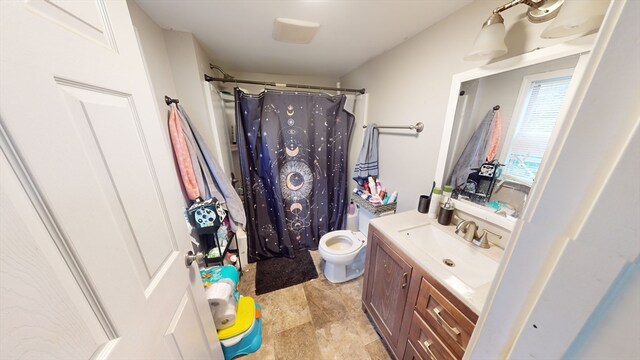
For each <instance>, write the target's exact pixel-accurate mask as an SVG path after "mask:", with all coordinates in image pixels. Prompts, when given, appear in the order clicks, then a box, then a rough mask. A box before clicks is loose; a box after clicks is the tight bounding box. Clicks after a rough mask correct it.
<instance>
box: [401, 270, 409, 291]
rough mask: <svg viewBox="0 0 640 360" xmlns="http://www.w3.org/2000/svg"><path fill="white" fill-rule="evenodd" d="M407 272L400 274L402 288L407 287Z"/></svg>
mask: <svg viewBox="0 0 640 360" xmlns="http://www.w3.org/2000/svg"><path fill="white" fill-rule="evenodd" d="M408 275H409V274H407V273H403V274H402V288H403V289H404V288H406V287H407V280H408V279H409V276H408Z"/></svg>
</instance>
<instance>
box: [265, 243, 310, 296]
mask: <svg viewBox="0 0 640 360" xmlns="http://www.w3.org/2000/svg"><path fill="white" fill-rule="evenodd" d="M256 268H257V269H256V295H262V294H266V293H268V292H272V291H276V290H279V289H284V288H286V287H289V286H293V285H298V284H301V283H303V282H305V281H309V280H312V279H316V278H317V277H318V272H317V271H316V266H315V265H314V264H313V259H312V258H311V254H309V251H308V250H300V251H298V252H296V257H295V258H293V259H289V258H288V257H279V258H272V259H267V260H261V261H258V264H257V265H256Z"/></svg>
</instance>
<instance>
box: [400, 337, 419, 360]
mask: <svg viewBox="0 0 640 360" xmlns="http://www.w3.org/2000/svg"><path fill="white" fill-rule="evenodd" d="M402 360H424V359H423V358H421V357H420V354H418V350H416V348H415V347H413V344H412V343H411V341H407V347H406V348H405V349H404V355H403V356H402Z"/></svg>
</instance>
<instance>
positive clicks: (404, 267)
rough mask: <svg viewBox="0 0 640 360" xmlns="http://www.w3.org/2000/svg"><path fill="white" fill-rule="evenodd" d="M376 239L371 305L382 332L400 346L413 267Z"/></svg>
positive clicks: (370, 286)
mask: <svg viewBox="0 0 640 360" xmlns="http://www.w3.org/2000/svg"><path fill="white" fill-rule="evenodd" d="M378 236H379V235H378V234H374V237H376V238H377V237H378ZM375 240H376V241H375V244H376V245H374V246H375V247H374V248H373V249H372V250H373V252H372V255H373V256H372V257H371V263H370V266H371V268H370V269H369V276H370V279H369V285H368V288H369V291H368V296H367V299H368V305H369V308H370V309H371V313H372V316H373V317H374V320H376V323H377V325H378V329H379V330H380V331H381V332H382V333H383V334H384V336H385V337H386V338H387V339H389V343H390V345H391V346H392V347H396V346H397V344H398V337H399V335H400V325H401V324H402V315H403V312H404V307H405V304H406V301H407V294H408V291H409V279H410V278H411V270H412V268H411V266H410V265H409V264H407V263H406V262H405V261H404V260H402V258H400V256H398V254H397V253H396V252H395V251H393V249H391V248H390V247H389V246H388V245H387V244H386V243H385V242H384V241H381V240H382V239H380V238H377V239H375Z"/></svg>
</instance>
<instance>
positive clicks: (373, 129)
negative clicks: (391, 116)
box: [353, 124, 378, 186]
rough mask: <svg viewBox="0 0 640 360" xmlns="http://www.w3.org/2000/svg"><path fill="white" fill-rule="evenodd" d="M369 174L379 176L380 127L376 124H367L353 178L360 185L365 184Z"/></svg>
mask: <svg viewBox="0 0 640 360" xmlns="http://www.w3.org/2000/svg"><path fill="white" fill-rule="evenodd" d="M369 176H373V177H376V178H377V177H378V127H377V126H376V124H371V125H369V126H367V130H366V131H365V133H364V139H363V141H362V149H361V150H360V155H358V161H357V162H356V167H355V170H354V171H353V180H355V181H356V182H357V183H358V184H359V185H360V186H362V185H364V183H365V181H367V178H368V177H369Z"/></svg>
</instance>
